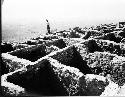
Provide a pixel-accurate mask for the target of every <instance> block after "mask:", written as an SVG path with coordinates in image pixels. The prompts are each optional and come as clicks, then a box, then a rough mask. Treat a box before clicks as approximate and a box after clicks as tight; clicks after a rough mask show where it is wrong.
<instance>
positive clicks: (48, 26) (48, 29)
mask: <svg viewBox="0 0 125 97" xmlns="http://www.w3.org/2000/svg"><path fill="white" fill-rule="evenodd" d="M46 22H47V31H48V34H50V25H49V22H48V20H47V19H46Z"/></svg>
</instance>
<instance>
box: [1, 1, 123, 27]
mask: <svg viewBox="0 0 125 97" xmlns="http://www.w3.org/2000/svg"><path fill="white" fill-rule="evenodd" d="M46 18H47V19H48V20H49V21H50V22H51V23H53V24H59V23H64V24H65V23H69V25H70V24H74V25H75V24H76V25H79V24H82V23H96V22H97V23H101V22H110V21H111V22H113V21H122V20H125V0H5V1H4V3H3V5H2V23H5V22H6V23H7V22H11V23H13V22H20V23H21V22H29V21H30V22H32V21H35V22H42V21H44V22H45V19H46Z"/></svg>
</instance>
